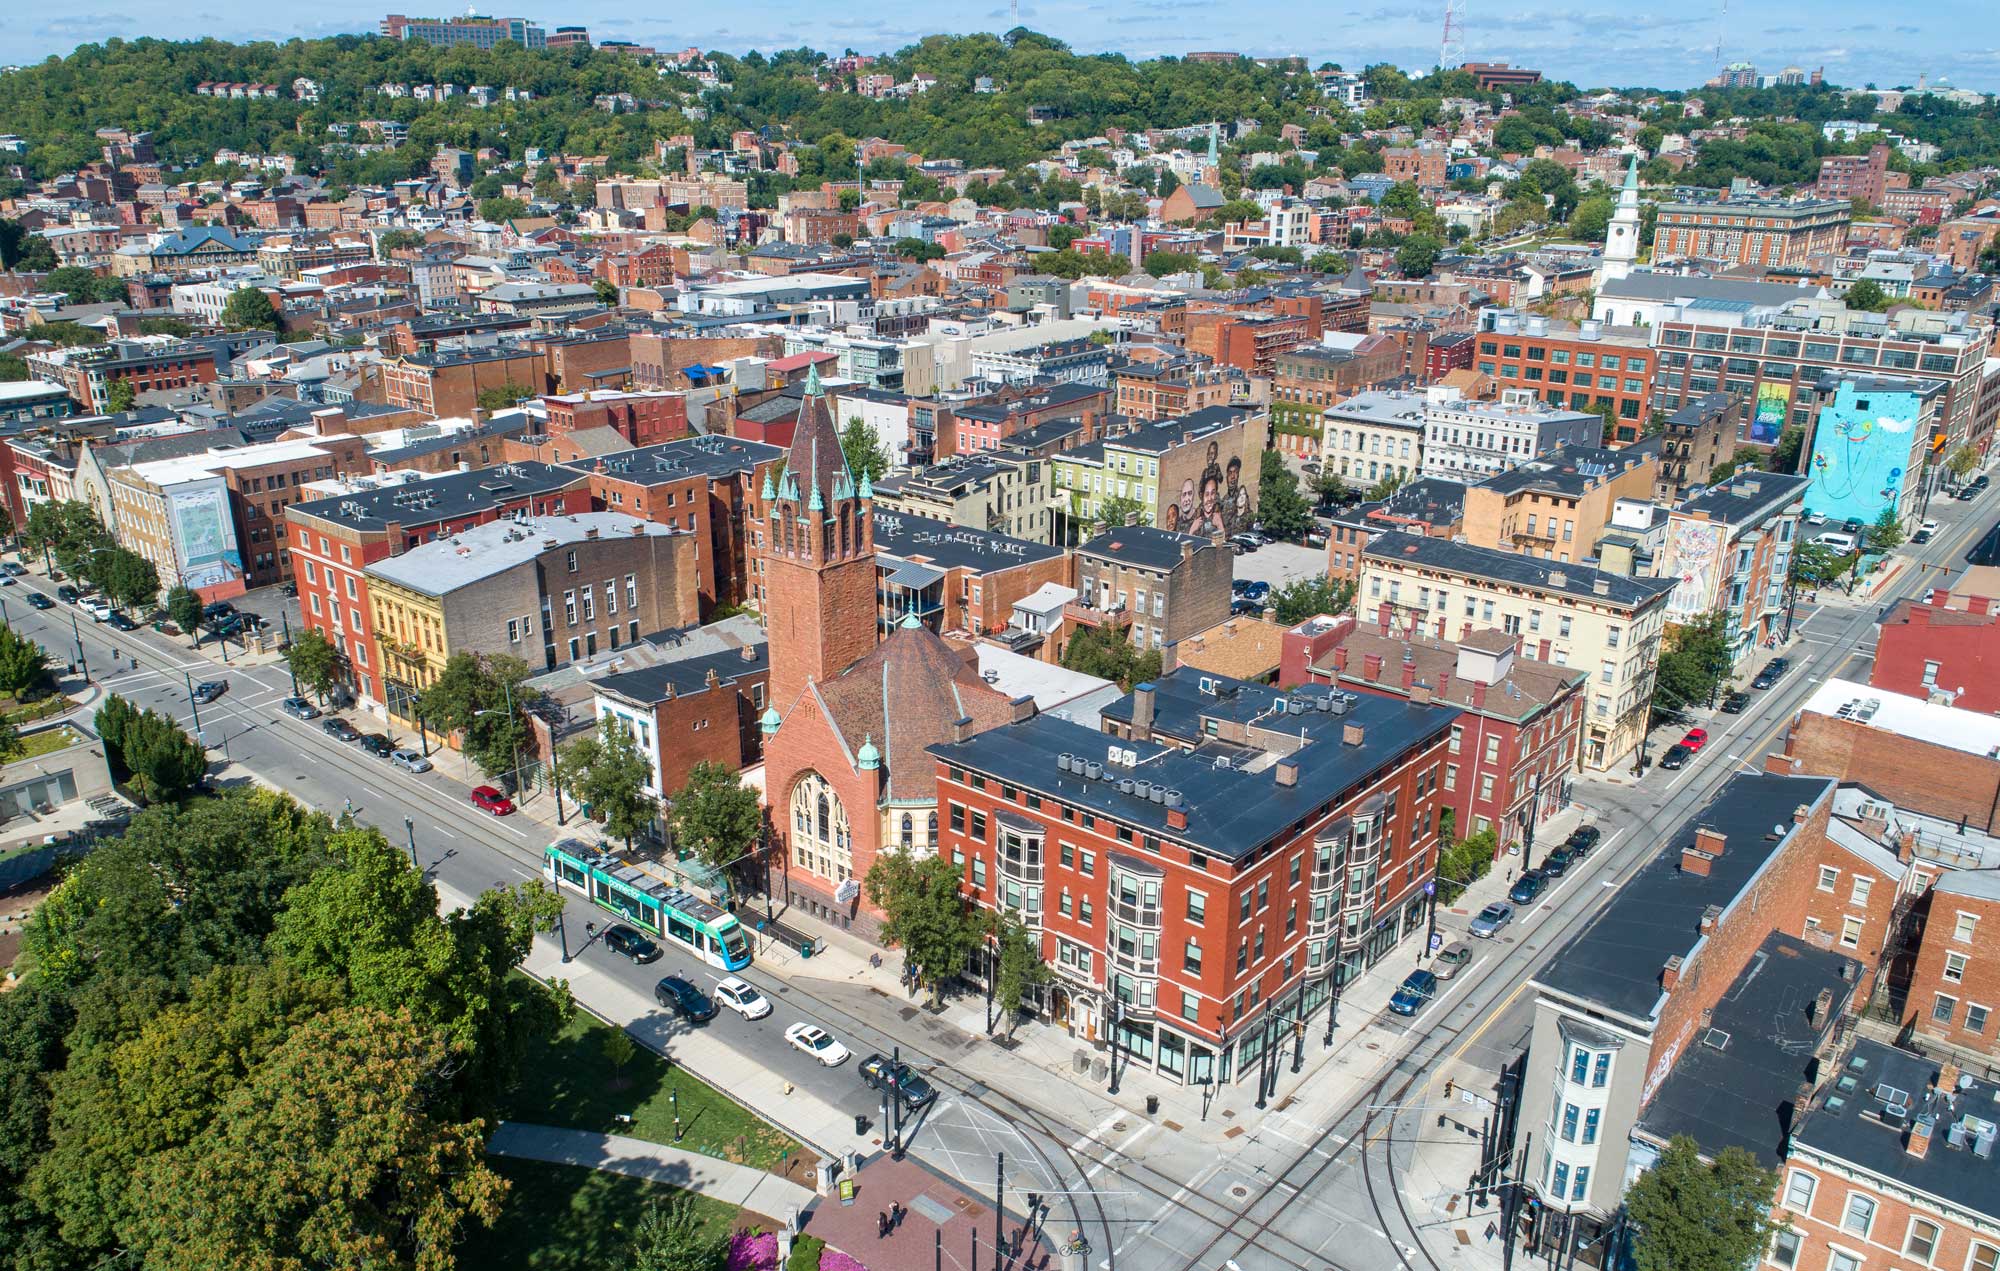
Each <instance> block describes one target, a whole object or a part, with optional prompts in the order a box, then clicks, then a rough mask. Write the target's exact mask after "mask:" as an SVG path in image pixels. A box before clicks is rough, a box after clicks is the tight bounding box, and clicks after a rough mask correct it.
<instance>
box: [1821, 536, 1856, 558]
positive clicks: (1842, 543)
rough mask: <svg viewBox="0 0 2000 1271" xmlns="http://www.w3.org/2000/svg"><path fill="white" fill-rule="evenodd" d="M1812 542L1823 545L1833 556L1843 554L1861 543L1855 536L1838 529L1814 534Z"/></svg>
mask: <svg viewBox="0 0 2000 1271" xmlns="http://www.w3.org/2000/svg"><path fill="white" fill-rule="evenodd" d="M1813 542H1814V544H1816V545H1817V546H1820V547H1824V548H1825V549H1826V550H1827V551H1829V552H1832V553H1833V554H1834V555H1835V556H1845V555H1847V554H1848V553H1849V552H1852V551H1853V550H1854V549H1855V548H1856V547H1859V546H1860V545H1861V540H1860V538H1858V537H1857V536H1855V535H1853V534H1846V533H1842V532H1840V531H1838V530H1829V531H1827V532H1826V533H1824V534H1819V535H1815V536H1814V538H1813Z"/></svg>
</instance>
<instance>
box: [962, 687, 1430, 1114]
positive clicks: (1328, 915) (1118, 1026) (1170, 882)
mask: <svg viewBox="0 0 2000 1271" xmlns="http://www.w3.org/2000/svg"><path fill="white" fill-rule="evenodd" d="M1102 718H1103V731H1102V732H1098V731H1094V730H1092V729H1089V728H1085V727H1083V726H1081V725H1078V724H1075V723H1072V722H1070V721H1068V720H1064V719H1059V718H1055V717H1053V716H1043V715H1034V716H1030V717H1028V718H1025V719H1022V720H1019V721H1017V722H1015V723H1011V724H1003V725H1001V726H999V727H997V728H991V729H988V730H987V731H985V732H982V733H979V734H978V735H976V736H971V737H965V738H960V739H956V740H951V741H947V742H944V743H941V744H938V745H934V746H932V747H931V748H930V753H931V754H932V755H933V756H934V757H935V759H936V763H937V773H936V785H937V800H938V808H939V811H940V813H941V815H942V825H941V835H940V839H939V842H938V845H937V851H938V853H939V854H940V855H942V856H944V857H946V858H947V859H949V860H950V861H952V863H953V864H955V865H957V866H959V867H960V868H961V869H963V870H964V871H965V872H964V881H965V886H966V888H967V891H968V893H969V895H970V896H971V898H972V899H973V901H974V902H975V903H977V904H979V905H980V906H982V907H984V908H988V909H995V910H1006V911H1008V912H1011V913H1013V914H1015V915H1016V916H1018V917H1019V918H1020V919H1021V920H1022V921H1024V922H1026V923H1027V924H1028V927H1029V930H1030V931H1031V932H1032V933H1033V934H1034V937H1035V939H1036V941H1037V943H1038V945H1039V947H1040V951H1041V954H1042V956H1043V958H1044V959H1045V960H1046V961H1047V962H1048V963H1049V964H1050V966H1051V967H1052V969H1053V972H1054V974H1053V978H1052V979H1051V981H1050V982H1049V984H1048V985H1046V986H1044V987H1042V988H1040V989H1038V990H1037V993H1036V997H1037V1001H1036V1009H1038V1010H1039V1011H1041V1012H1042V1013H1043V1014H1044V1015H1045V1016H1046V1017H1047V1018H1049V1019H1050V1020H1052V1021H1054V1022H1057V1023H1061V1024H1063V1025H1066V1026H1067V1027H1068V1028H1069V1029H1070V1030H1071V1031H1072V1033H1073V1034H1074V1035H1076V1036H1078V1037H1081V1038H1087V1039H1090V1040H1093V1041H1097V1042H1101V1043H1103V1042H1110V1041H1111V1040H1112V1038H1113V1037H1114V1036H1115V1049H1114V1052H1113V1055H1112V1059H1113V1062H1117V1063H1120V1064H1122V1065H1126V1066H1128V1067H1136V1068H1146V1069H1151V1070H1153V1071H1156V1072H1158V1073H1160V1074H1161V1075H1163V1076H1165V1077H1167V1078H1170V1079H1174V1080H1179V1081H1184V1082H1188V1083H1190V1084H1193V1083H1199V1082H1205V1081H1209V1080H1219V1081H1235V1080H1240V1079H1241V1078H1243V1077H1244V1076H1247V1075H1248V1073H1249V1071H1250V1070H1251V1069H1252V1068H1254V1067H1256V1066H1257V1064H1258V1062H1259V1060H1260V1058H1262V1057H1264V1056H1265V1055H1266V1054H1270V1053H1274V1052H1275V1050H1276V1047H1277V1046H1278V1045H1279V1044H1281V1043H1288V1042H1289V1034H1290V1031H1291V1028H1292V1024H1293V1021H1306V1022H1307V1024H1308V1027H1310V1020H1311V1017H1312V1016H1313V1015H1315V1014H1316V1013H1318V1012H1320V1011H1323V1010H1325V1009H1327V1004H1328V1001H1329V999H1330V998H1331V997H1332V995H1333V993H1334V991H1335V989H1334V986H1335V983H1336V977H1337V978H1338V982H1340V983H1344V982H1345V981H1346V980H1347V979H1349V978H1351V977H1352V976H1354V975H1356V974H1358V973H1359V972H1360V971H1361V970H1363V969H1364V968H1366V967H1368V966H1372V965H1373V964H1374V963H1376V962H1378V961H1380V960H1381V959H1382V958H1384V957H1386V956H1389V955H1390V954H1392V953H1396V954H1398V955H1401V954H1402V953H1404V952H1405V951H1406V950H1407V949H1408V946H1409V943H1410V942H1411V941H1412V940H1416V941H1421V940H1422V939H1423V938H1424V936H1423V933H1424V930H1425V925H1426V920H1427V919H1428V918H1429V917H1430V911H1429V909H1428V907H1427V906H1426V903H1425V885H1426V883H1427V882H1429V880H1430V878H1431V875H1432V871H1433V869H1434V867H1435V864H1436V855H1435V849H1436V846H1437V828H1438V814H1439V812H1440V811H1441V810H1442V808H1443V806H1444V798H1443V795H1442V793H1441V791H1440V790H1439V787H1438V782H1439V779H1440V776H1441V772H1442V768H1443V765H1444V754H1445V747H1446V744H1447V741H1448V738H1449V733H1450V728H1451V725H1452V723H1453V722H1454V721H1455V720H1456V719H1457V718H1458V712H1457V711H1455V710H1451V709H1448V708H1445V707H1440V706H1431V705H1422V704H1418V703H1416V702H1409V701H1393V700H1390V699H1388V698H1383V697H1372V696H1360V695H1354V694H1347V693H1340V692H1335V691H1333V690H1331V689H1321V690H1310V689H1309V690H1307V691H1306V692H1304V693H1282V692H1279V691H1277V690H1274V689H1271V688H1269V687H1267V686H1263V685H1257V684H1251V683H1248V682H1246V681H1241V680H1232V679H1228V678H1225V677H1220V676H1214V675H1207V674H1203V673H1200V672H1197V671H1195V670H1193V669H1191V668H1188V667H1181V668H1178V669H1177V670H1174V671H1171V672H1169V673H1167V674H1166V675H1163V676H1161V677H1159V678H1158V679H1157V680H1155V681H1154V682H1152V683H1150V684H1142V685H1140V686H1138V687H1137V688H1135V689H1134V690H1133V692H1132V693H1131V694H1129V695H1128V696H1126V697H1125V698H1123V699H1121V700H1120V701H1119V702H1117V703H1114V704H1113V705H1112V706H1110V707H1107V708H1106V709H1105V711H1104V712H1103V716H1102ZM1107 1004H1111V1005H1110V1006H1109V1007H1107ZM1107 1009H1109V1010H1110V1011H1111V1012H1112V1015H1111V1016H1109V1017H1107V1015H1106V1013H1105V1012H1106V1010H1107Z"/></svg>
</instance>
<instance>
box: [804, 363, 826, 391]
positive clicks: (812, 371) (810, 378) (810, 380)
mask: <svg viewBox="0 0 2000 1271" xmlns="http://www.w3.org/2000/svg"><path fill="white" fill-rule="evenodd" d="M806 396H807V397H825V396H826V387H825V386H824V385H822V384H821V383H820V382H819V363H818V362H813V363H811V364H810V365H808V366H807V367H806Z"/></svg>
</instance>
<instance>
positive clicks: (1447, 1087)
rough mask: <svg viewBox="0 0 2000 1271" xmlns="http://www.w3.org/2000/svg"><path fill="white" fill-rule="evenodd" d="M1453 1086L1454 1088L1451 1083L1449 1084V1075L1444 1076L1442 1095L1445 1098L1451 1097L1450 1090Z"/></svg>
mask: <svg viewBox="0 0 2000 1271" xmlns="http://www.w3.org/2000/svg"><path fill="white" fill-rule="evenodd" d="M1453 1088H1454V1087H1453V1086H1452V1084H1451V1078H1450V1077H1446V1078H1445V1079H1444V1097H1445V1098H1446V1099H1449V1098H1451V1092H1452V1090H1453Z"/></svg>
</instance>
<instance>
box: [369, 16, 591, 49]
mask: <svg viewBox="0 0 2000 1271" xmlns="http://www.w3.org/2000/svg"><path fill="white" fill-rule="evenodd" d="M572 29H575V28H572ZM380 30H381V33H382V37H383V38H384V39H388V40H409V41H414V42H416V43H418V44H435V45H437V46H439V47H441V48H442V47H449V46H452V45H458V44H470V45H472V46H473V47H474V48H482V49H490V48H492V47H494V46H495V45H497V44H502V43H506V42H508V41H512V42H513V43H515V44H518V45H520V46H521V47H523V48H529V49H545V48H547V47H548V46H549V37H548V32H546V31H544V30H543V29H542V28H541V27H539V26H537V25H535V24H534V23H533V22H530V21H528V20H527V19H526V18H488V17H482V16H480V15H478V14H474V13H468V14H466V15H465V16H464V17H458V18H411V17H405V16H404V15H403V14H400V13H392V14H390V15H389V16H388V17H386V18H383V19H382V25H381V27H380Z"/></svg>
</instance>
